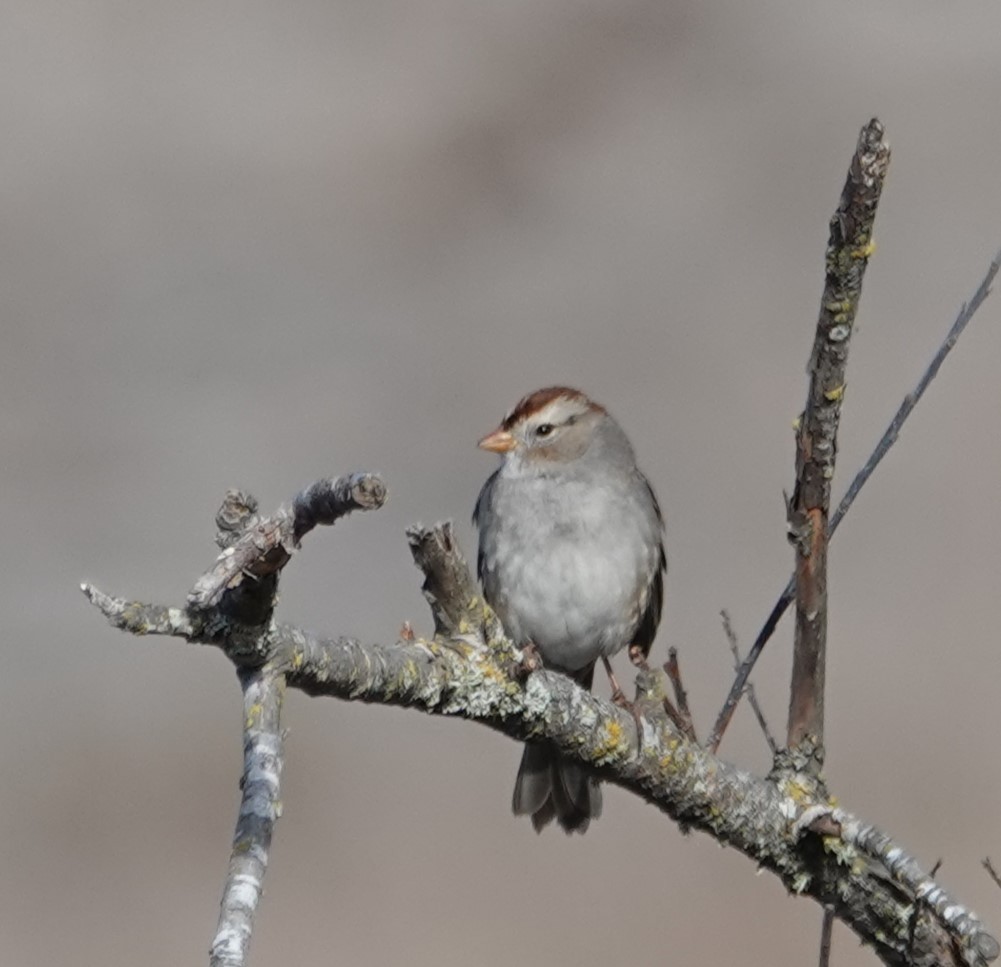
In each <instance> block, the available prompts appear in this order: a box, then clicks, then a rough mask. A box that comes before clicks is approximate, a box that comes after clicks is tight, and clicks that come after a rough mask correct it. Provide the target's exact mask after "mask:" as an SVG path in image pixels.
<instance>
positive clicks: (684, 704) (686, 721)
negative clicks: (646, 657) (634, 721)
mask: <svg viewBox="0 0 1001 967" xmlns="http://www.w3.org/2000/svg"><path fill="white" fill-rule="evenodd" d="M664 671H665V672H666V673H667V677H668V678H669V679H670V680H671V687H672V688H673V689H674V700H675V701H676V702H677V703H678V711H677V714H678V717H679V718H680V720H681V721H680V724H679V728H680V729H681V731H682V732H684V733H685V736H686V737H687V738H688V739H690V740H691V741H692V742H694V743H696V744H698V741H699V740H698V736H697V735H696V734H695V722H694V721H693V720H692V711H691V709H690V708H689V707H688V692H686V691H685V685H684V682H682V680H681V666H680V665H679V664H678V649H677V648H669V649H668V651H667V662H666V663H665V665H664ZM669 704H670V703H668V702H665V705H664V710H665V711H667V706H668V705H669ZM670 714H671V713H670V712H668V715H670Z"/></svg>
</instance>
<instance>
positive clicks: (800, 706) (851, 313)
mask: <svg viewBox="0 0 1001 967" xmlns="http://www.w3.org/2000/svg"><path fill="white" fill-rule="evenodd" d="M883 133H884V132H883V126H882V125H881V124H880V123H879V121H877V120H876V119H875V118H873V120H872V121H870V122H869V123H868V124H867V125H866V126H865V127H864V128H863V129H862V133H861V134H860V135H859V141H858V147H857V148H856V150H855V156H854V157H853V158H852V163H851V167H850V168H849V170H848V178H847V180H846V182H845V187H844V191H843V192H842V193H841V202H840V204H839V205H838V208H837V211H836V212H835V213H834V216H833V217H832V219H831V230H830V239H829V241H828V243H827V260H826V261H827V278H826V281H825V285H824V294H823V298H822V299H821V304H820V316H819V318H818V320H817V333H816V337H815V340H814V345H813V352H812V354H811V356H810V366H809V376H810V388H809V392H808V394H807V401H806V410H805V412H804V414H803V417H802V419H801V420H800V423H799V430H798V433H797V440H796V488H795V490H794V492H793V496H792V499H791V500H790V502H789V529H790V539H791V541H792V543H793V545H794V547H795V549H796V569H795V570H796V637H795V644H794V646H793V670H792V688H791V695H790V702H789V728H788V737H787V744H788V745H789V747H790V748H796V747H799V746H801V745H802V744H803V743H804V742H805V741H806V740H807V739H810V741H811V744H812V746H813V748H814V749H815V753H814V759H813V763H814V766H815V767H817V768H818V769H819V765H820V763H821V762H822V760H823V739H824V672H825V659H826V654H825V653H826V646H827V521H828V517H829V515H830V507H831V480H832V478H833V476H834V465H835V460H836V457H837V434H838V423H839V421H840V418H841V403H842V400H843V399H844V391H845V371H846V367H847V364H848V347H849V344H850V342H851V335H852V329H853V325H854V322H855V315H856V312H857V311H858V304H859V298H860V296H861V294H862V280H863V277H864V276H865V269H866V265H867V264H868V261H869V256H870V255H871V254H872V251H873V243H872V227H873V222H874V221H875V218H876V207H877V205H878V204H879V197H880V193H881V192H882V189H883V182H884V180H885V178H886V170H887V167H888V165H889V162H890V148H889V145H888V144H887V143H886V141H885V139H884V137H883Z"/></svg>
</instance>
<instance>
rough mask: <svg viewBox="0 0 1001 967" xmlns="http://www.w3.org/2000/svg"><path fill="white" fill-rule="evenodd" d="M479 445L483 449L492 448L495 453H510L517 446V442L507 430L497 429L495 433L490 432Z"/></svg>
mask: <svg viewBox="0 0 1001 967" xmlns="http://www.w3.org/2000/svg"><path fill="white" fill-rule="evenodd" d="M477 446H478V447H479V448H480V449H481V450H490V451H492V452H493V453H508V452H509V451H511V450H513V449H514V448H515V446H517V443H516V442H515V439H514V437H513V436H511V434H510V433H508V432H507V430H502V429H497V430H494V432H493V433H488V434H487V435H486V436H485V437H484V438H483V439H482V440H480V442H479V443H478V444H477Z"/></svg>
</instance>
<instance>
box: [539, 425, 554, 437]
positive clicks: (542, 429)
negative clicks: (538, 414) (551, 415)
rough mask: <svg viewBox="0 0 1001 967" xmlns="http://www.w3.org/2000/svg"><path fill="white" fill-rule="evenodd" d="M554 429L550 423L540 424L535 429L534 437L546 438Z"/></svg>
mask: <svg viewBox="0 0 1001 967" xmlns="http://www.w3.org/2000/svg"><path fill="white" fill-rule="evenodd" d="M554 429H556V428H555V427H554V426H553V424H552V423H540V424H539V425H538V426H537V427H536V428H535V435H536V436H540V437H547V436H549V434H550V433H552V432H553V430H554Z"/></svg>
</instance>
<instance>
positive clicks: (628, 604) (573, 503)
mask: <svg viewBox="0 0 1001 967" xmlns="http://www.w3.org/2000/svg"><path fill="white" fill-rule="evenodd" d="M520 489H521V488H508V487H504V486H500V487H498V488H497V491H496V492H495V494H494V501H495V510H499V511H500V513H499V514H498V516H497V517H496V518H495V520H501V521H504V522H505V523H504V528H503V533H499V532H497V531H496V530H495V532H494V533H493V534H492V535H491V536H490V538H489V539H488V540H485V542H484V557H485V561H484V565H485V566H484V575H483V578H484V589H485V591H486V594H487V597H488V599H489V600H490V601H491V602H492V603H493V605H494V608H495V609H496V610H497V613H498V615H499V617H500V619H501V621H502V622H503V624H504V627H505V629H506V630H507V631H508V633H509V634H510V635H511V636H512V637H513V638H514V639H515V640H517V641H519V642H525V641H531V642H532V643H534V644H535V645H536V647H537V648H538V649H539V651H540V653H541V655H542V657H543V659H544V660H545V662H546V663H547V664H549V665H554V666H557V667H559V668H562V669H565V670H567V671H576V670H577V669H580V668H583V667H585V666H586V665H589V664H591V663H592V662H594V661H595V660H596V659H598V658H599V657H601V656H602V655H611V654H614V653H615V652H617V651H619V650H620V649H621V648H623V647H625V646H626V645H627V644H629V643H630V642H629V636H630V635H632V634H633V632H634V631H635V629H636V625H637V623H638V619H639V613H638V610H637V604H638V602H637V589H638V588H643V589H644V590H645V589H646V587H647V586H648V584H649V581H650V579H651V578H652V576H653V572H654V568H655V567H656V558H655V557H653V556H652V555H651V554H650V552H649V551H648V550H647V547H648V546H649V538H648V537H647V535H645V534H644V530H645V529H649V528H650V523H649V521H648V520H647V516H646V515H637V514H636V513H635V511H634V512H633V513H632V514H629V513H627V512H626V510H625V508H627V507H628V506H629V505H628V503H626V502H622V501H608V500H604V501H602V502H601V504H600V505H598V504H596V503H595V502H594V501H593V500H589V499H588V497H589V494H590V488H586V487H584V488H581V487H578V488H575V487H574V486H573V485H569V486H567V487H563V488H560V490H559V493H558V494H556V495H554V494H553V493H552V490H549V491H548V493H546V494H545V495H538V496H539V504H540V506H538V507H536V508H535V509H536V511H537V512H536V513H533V514H531V515H526V514H525V513H524V510H525V507H524V499H525V494H524V492H522V493H520V494H519V493H518V490H520ZM547 490H548V488H547ZM532 496H537V495H534V494H533V495H532ZM508 501H519V503H520V504H521V512H519V513H518V514H517V515H510V514H506V513H504V504H505V503H506V502H508ZM512 521H521V522H522V523H521V524H520V525H519V524H517V523H515V524H512V523H511V522H512ZM529 521H530V526H529ZM653 526H656V522H655V521H654V525H653ZM653 536H654V538H656V537H657V536H658V535H656V533H655V534H654V535H653ZM504 547H517V548H518V549H519V550H518V553H517V554H507V553H497V552H498V550H500V549H502V548H504Z"/></svg>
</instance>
